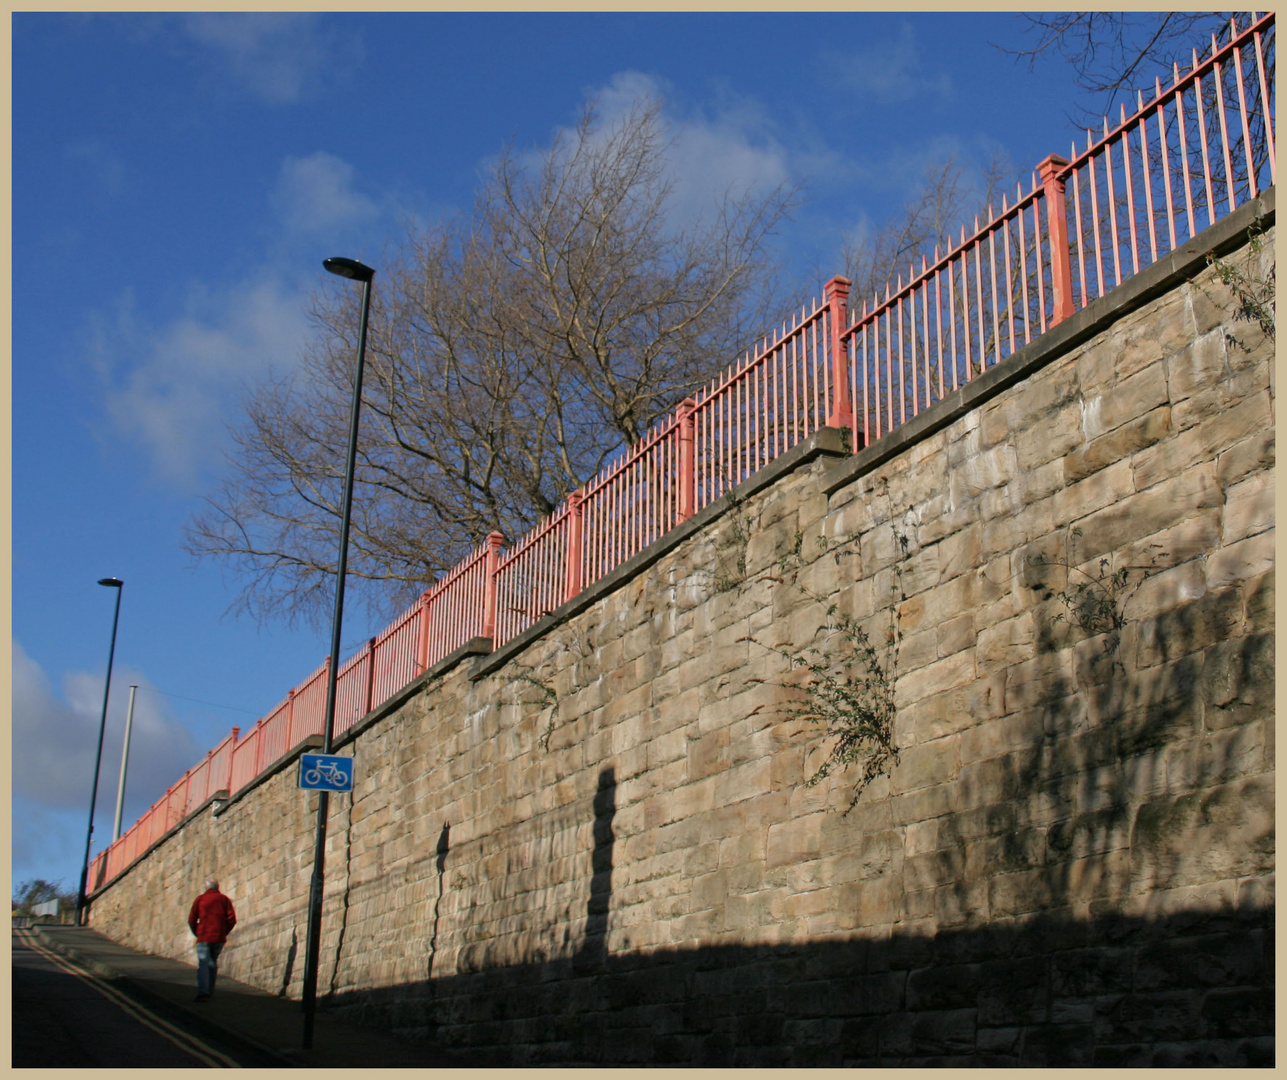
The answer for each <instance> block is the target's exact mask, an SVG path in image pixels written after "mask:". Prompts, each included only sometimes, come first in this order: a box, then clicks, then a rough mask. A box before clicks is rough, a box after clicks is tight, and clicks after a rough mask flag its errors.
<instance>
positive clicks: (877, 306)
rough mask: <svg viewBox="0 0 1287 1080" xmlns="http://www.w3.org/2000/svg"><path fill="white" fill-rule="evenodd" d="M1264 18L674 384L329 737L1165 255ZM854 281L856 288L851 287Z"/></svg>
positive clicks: (314, 718)
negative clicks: (872, 270) (714, 373)
mask: <svg viewBox="0 0 1287 1080" xmlns="http://www.w3.org/2000/svg"><path fill="white" fill-rule="evenodd" d="M1274 40H1275V39H1274V16H1273V15H1272V14H1269V15H1265V16H1263V17H1260V18H1259V19H1256V18H1254V16H1253V17H1252V19H1251V21H1250V22H1249V23H1248V25H1247V26H1246V27H1245V28H1243V29H1241V30H1239V29H1238V28H1237V27H1236V26H1233V27H1231V39H1230V41H1229V43H1228V44H1226V45H1225V46H1223V47H1220V48H1216V46H1215V42H1214V41H1213V42H1212V51H1211V55H1209V56H1208V57H1207V58H1206V59H1205V60H1199V59H1198V57H1197V56H1196V54H1195V55H1194V57H1193V63H1192V65H1191V67H1190V69H1189V70H1188V71H1187V72H1184V73H1181V72H1180V71H1179V69H1178V68H1176V69H1175V71H1174V79H1173V81H1172V83H1171V85H1170V86H1168V87H1166V88H1165V89H1164V88H1163V87H1162V86H1161V85H1160V84H1159V85H1158V86H1157V87H1156V93H1155V95H1154V96H1153V98H1152V99H1151V100H1150V101H1148V102H1147V103H1146V102H1145V101H1144V100H1143V99H1142V98H1141V99H1139V100H1138V102H1137V104H1138V108H1137V109H1136V111H1135V112H1134V113H1133V114H1131V115H1127V114H1126V112H1125V109H1124V108H1123V110H1122V115H1121V118H1120V122H1119V123H1118V124H1117V125H1116V126H1112V127H1110V125H1109V124H1108V121H1107V120H1105V122H1104V132H1103V135H1102V136H1101V137H1100V138H1099V139H1098V140H1095V139H1094V137H1093V136H1092V135H1091V134H1090V133H1089V132H1087V145H1086V148H1085V149H1084V150H1081V151H1078V150H1077V148H1076V147H1075V146H1074V147H1073V149H1072V155H1071V158H1070V159H1064V158H1061V157H1057V156H1054V155H1052V156H1050V157H1048V158H1046V160H1044V161H1043V162H1041V164H1040V165H1039V166H1038V167H1037V170H1036V172H1035V173H1034V174H1033V177H1032V181H1031V184H1030V186H1029V189H1028V191H1027V192H1026V193H1025V192H1024V191H1023V190H1022V188H1020V189H1019V190H1018V191H1016V193H1015V201H1014V203H1013V205H1012V204H1011V203H1010V201H1009V196H1008V195H1007V196H1006V197H1005V198H1003V200H1002V203H1001V209H1000V212H999V213H995V214H994V213H992V212H991V210H990V211H989V220H988V221H987V223H986V224H984V225H982V226H981V225H980V224H979V222H978V220H977V219H976V220H975V222H974V231H973V233H968V234H967V232H966V231H965V229H962V230H961V235H960V240H959V242H957V243H955V244H954V245H953V246H952V247H951V248H950V249H949V250H948V251H947V252H946V253H939V252H935V258H934V261H933V263H931V262H930V261H929V260H928V259H927V258H926V259H922V260H921V266H920V269H919V270H918V269H917V268H916V267H915V266H914V265H912V266H909V267H908V270H907V276H906V280H904V278H903V276H902V275H898V276H897V278H896V281H895V282H894V283H891V284H890V285H888V286H887V287H886V290H885V295H884V297H883V298H881V297H880V296H875V297H870V298H868V297H863V298H861V308H860V310H858V311H856V312H855V311H854V304H853V303H851V300H850V297H849V282H848V281H847V280H846V279H844V278H833V279H832V280H831V281H829V282H828V283H827V285H826V287H825V289H824V294H823V298H822V300H821V301H820V302H819V301H815V302H814V303H813V304H812V305H811V306H806V307H805V308H803V309H802V310H801V311H800V312H799V313H798V314H797V315H795V316H794V317H792V318H791V319H790V320H788V321H787V322H786V323H784V324H783V325H782V326H781V327H779V328H778V330H777V331H776V333H775V334H773V335H772V336H771V337H768V338H765V339H764V340H762V341H761V342H760V344H759V345H758V346H757V347H756V348H755V349H754V350H753V351H751V352H748V354H747V355H746V356H745V357H743V359H742V361H741V362H740V363H739V364H736V365H733V366H731V367H730V368H729V369H728V370H727V371H726V372H724V374H723V375H722V376H721V377H720V378H717V379H715V380H712V382H711V383H710V384H709V385H707V386H705V387H703V388H702V389H701V391H700V392H698V393H697V394H696V395H694V396H693V397H691V398H689V399H687V400H686V401H684V402H683V403H682V404H681V405H680V406H679V407H678V408H677V409H676V411H675V413H674V415H673V416H671V417H669V418H668V419H667V420H665V421H663V422H662V423H660V424H658V425H657V426H656V427H655V428H653V430H652V431H650V432H649V433H648V434H647V436H646V437H645V438H643V439H642V440H640V441H639V442H638V443H636V444H635V445H634V446H633V447H631V448H629V449H628V450H625V451H623V452H622V454H621V455H620V456H619V457H618V458H617V460H616V461H614V462H612V463H610V464H609V465H608V466H606V467H605V468H604V469H603V471H602V472H600V474H599V475H598V476H596V477H595V478H594V479H593V480H591V481H590V482H589V483H587V484H586V485H585V487H584V488H583V489H582V490H581V491H578V492H576V493H574V494H573V495H571V496H570V497H569V498H568V499H567V501H566V502H565V503H564V504H563V505H561V506H560V507H558V508H557V509H556V510H555V512H554V513H553V514H551V515H550V517H549V518H548V519H547V520H545V521H544V522H542V523H541V524H540V525H538V526H537V527H536V528H535V529H533V530H532V531H531V532H530V533H528V535H527V536H526V537H524V538H523V539H522V540H520V541H519V542H518V543H517V544H515V545H514V547H513V548H512V550H511V551H509V552H508V553H505V552H502V550H501V548H502V544H503V543H504V539H503V537H502V536H501V535H500V534H499V533H492V534H491V535H490V536H489V537H487V539H486V540H485V541H484V543H483V544H482V545H481V546H480V547H479V548H478V549H477V550H476V551H474V552H473V553H472V554H471V555H469V556H468V557H467V558H466V559H464V560H463V561H462V562H461V563H459V564H458V565H457V566H456V567H454V568H453V569H452V570H451V571H450V572H449V573H448V574H446V575H445V576H444V577H443V578H442V579H441V580H440V581H438V582H436V583H435V584H434V585H433V586H431V587H430V588H429V589H427V590H425V592H424V593H423V594H422V595H421V597H420V599H419V600H418V601H417V602H416V603H414V604H413V605H412V606H411V607H409V608H408V609H407V610H406V611H405V612H403V613H402V615H400V616H399V617H398V618H397V619H395V620H394V621H393V623H391V624H390V625H389V627H388V628H386V629H385V630H384V631H383V632H382V633H381V634H379V635H377V636H376V637H374V638H372V639H371V640H370V641H369V642H367V644H366V645H365V646H364V647H363V648H362V649H361V650H360V651H359V652H358V653H356V654H355V655H354V656H352V657H350V658H349V659H348V660H347V661H346V662H345V663H344V664H343V665H342V666H341V668H340V672H339V674H338V676H337V696H336V714H335V734H336V735H341V734H343V733H344V732H345V731H347V730H348V729H349V728H350V727H352V725H353V724H354V723H356V722H357V721H358V720H360V719H361V718H362V717H363V716H365V715H366V714H367V713H369V712H370V711H371V710H372V709H373V708H374V707H376V706H378V705H379V704H380V703H381V702H384V701H386V700H388V699H389V698H390V697H391V696H392V695H393V694H396V693H397V692H398V691H399V690H402V689H403V688H405V687H406V686H408V685H409V684H410V683H411V682H413V681H414V680H415V679H416V678H417V677H418V676H419V675H421V674H422V673H423V672H425V671H426V670H428V669H429V668H430V667H432V666H433V665H434V664H435V663H437V662H438V661H440V660H442V659H443V658H444V657H446V656H448V655H449V654H450V653H452V652H453V651H455V650H456V649H458V648H460V647H461V646H462V645H464V644H465V643H466V642H468V641H470V640H471V639H473V638H488V639H491V642H492V645H493V647H497V646H499V645H501V644H503V643H504V642H507V641H510V640H512V639H513V638H515V637H516V636H517V635H518V634H520V633H522V632H523V631H524V630H526V629H527V628H528V627H530V626H532V625H533V624H534V623H536V622H538V621H539V620H540V619H541V618H543V617H544V616H545V615H547V614H549V613H550V612H552V611H554V610H555V609H556V608H558V607H559V606H560V605H562V604H563V603H565V602H566V601H568V600H570V599H571V598H573V597H574V596H576V595H577V594H578V593H579V592H581V591H582V590H583V589H585V588H587V587H588V586H590V585H592V584H594V582H596V581H598V580H600V579H601V578H603V577H604V576H606V575H607V574H609V573H611V572H612V571H613V570H614V569H616V568H617V567H618V566H620V565H621V564H622V563H624V562H626V561H627V560H628V559H630V558H631V557H633V556H634V555H636V554H638V553H639V552H640V551H642V550H643V549H644V548H646V547H647V546H648V545H649V544H651V543H653V542H655V541H656V540H657V539H659V538H660V537H662V536H664V535H665V534H666V533H667V532H669V531H670V530H671V529H673V528H674V527H675V526H676V525H678V524H679V523H680V522H682V521H684V520H686V519H687V518H689V517H691V516H692V515H693V514H695V513H696V512H698V511H699V510H701V509H702V508H703V507H705V506H708V505H709V504H710V503H712V502H714V501H715V500H716V499H718V498H719V497H720V496H721V495H723V494H724V493H725V492H726V491H728V490H729V489H731V488H732V487H735V486H736V485H737V484H739V483H741V482H742V481H743V480H745V479H746V478H747V477H749V476H751V475H752V474H754V473H755V472H757V471H758V470H759V469H762V468H763V467H764V466H765V465H767V464H768V463H769V462H771V461H772V460H773V459H774V458H776V457H778V456H779V455H781V454H783V453H785V452H786V451H787V450H790V449H791V448H792V447H794V446H796V445H798V444H799V443H801V442H802V441H803V440H805V439H806V438H808V437H809V436H810V435H812V434H813V433H814V432H815V431H817V430H818V429H819V428H821V427H824V426H826V427H840V428H851V429H852V430H853V431H854V433H855V436H856V438H855V440H854V443H855V448H856V449H857V448H861V447H862V446H865V445H870V444H871V443H872V442H874V441H875V440H877V439H879V438H881V437H882V436H884V435H886V434H888V433H889V432H890V431H892V430H894V429H895V428H897V427H899V426H900V425H901V424H903V423H906V422H907V420H909V419H911V418H912V417H914V416H916V415H918V414H919V413H921V412H922V411H924V410H925V409H927V408H928V407H929V406H931V405H933V404H934V403H935V402H937V401H940V400H942V398H943V397H945V396H946V395H947V394H949V393H951V392H952V391H954V390H958V389H960V387H961V386H963V385H965V383H967V382H969V381H970V380H971V379H973V378H977V377H978V376H979V375H980V374H982V373H983V372H984V371H986V370H988V369H990V368H992V367H995V366H996V364H998V363H1000V362H1001V361H1002V360H1004V359H1005V358H1006V357H1008V356H1010V355H1011V354H1012V353H1014V352H1016V351H1017V350H1019V349H1021V348H1022V347H1023V346H1024V345H1027V344H1028V343H1029V342H1031V341H1032V340H1033V339H1034V338H1035V337H1037V336H1039V335H1041V334H1043V333H1045V332H1046V330H1047V329H1049V328H1050V327H1052V326H1055V325H1057V324H1058V323H1060V322H1062V321H1063V320H1065V319H1067V318H1068V317H1069V316H1071V315H1072V314H1073V313H1074V312H1075V311H1077V310H1078V309H1080V308H1083V307H1085V306H1086V305H1087V304H1089V303H1090V302H1092V301H1093V300H1095V299H1097V298H1098V297H1100V296H1103V295H1105V294H1106V293H1108V292H1110V291H1111V290H1112V289H1113V288H1115V287H1116V286H1117V285H1119V284H1120V283H1121V282H1122V281H1124V280H1126V278H1128V277H1130V276H1131V275H1133V274H1135V273H1138V272H1139V271H1140V270H1141V269H1143V268H1144V267H1146V266H1148V265H1151V264H1152V263H1154V262H1156V261H1157V260H1158V259H1160V258H1162V257H1164V256H1165V255H1166V254H1168V253H1169V252H1171V251H1174V250H1175V249H1176V248H1178V247H1179V246H1180V245H1181V244H1184V243H1185V242H1187V241H1188V240H1190V239H1192V238H1193V237H1195V236H1196V235H1197V233H1198V232H1200V231H1201V230H1202V229H1204V228H1206V227H1208V226H1209V225H1211V224H1213V223H1214V222H1216V221H1218V220H1219V219H1220V218H1222V217H1224V216H1226V215H1227V214H1229V213H1231V212H1232V211H1233V210H1235V209H1236V208H1237V207H1238V206H1239V205H1241V204H1242V203H1243V202H1246V201H1247V200H1248V199H1252V198H1255V197H1256V195H1257V194H1258V193H1259V192H1260V191H1262V190H1263V189H1264V188H1266V187H1268V186H1269V185H1271V184H1273V183H1274V182H1275V177H1276V171H1275V168H1276V167H1275V162H1274V131H1273V118H1274V97H1273V95H1274V92H1275V91H1274V84H1273V80H1272V79H1271V78H1270V76H1269V68H1270V67H1271V65H1268V64H1267V59H1268V58H1269V56H1270V54H1271V52H1272V50H1273V48H1274ZM857 299H858V298H854V303H856V302H857ZM325 677H326V664H323V665H322V666H321V667H319V668H318V669H317V670H316V671H315V672H313V674H312V675H310V676H309V678H308V679H306V680H305V681H304V682H303V683H301V684H300V685H299V686H298V687H296V688H295V689H294V690H292V691H291V692H290V693H289V694H288V695H287V697H286V700H285V701H283V702H282V703H281V704H280V705H278V706H277V707H276V708H275V709H273V710H272V712H270V713H269V714H268V715H267V716H265V717H264V718H263V719H262V720H260V721H259V722H258V723H257V724H255V726H254V727H253V728H251V729H250V730H249V731H248V732H247V733H246V734H245V735H244V736H243V737H241V738H240V739H238V737H237V734H238V733H237V729H236V728H234V729H233V734H232V735H230V736H229V737H228V738H227V739H225V740H224V741H223V742H222V743H220V744H219V746H218V747H216V748H215V749H214V750H213V751H211V752H210V753H209V754H207V755H206V758H205V760H203V761H201V762H199V763H198V764H197V765H196V766H194V767H193V768H192V769H190V770H189V771H188V772H187V773H186V774H185V775H184V776H183V778H182V779H180V780H179V782H178V783H176V784H175V785H174V786H173V787H172V788H170V790H169V791H167V792H166V794H165V795H164V796H162V798H161V799H159V800H158V801H157V803H156V804H155V805H154V806H153V807H152V808H151V809H150V810H149V811H148V812H147V813H146V814H144V815H143V817H141V818H140V819H139V821H138V822H136V823H135V825H134V826H132V827H131V828H130V830H129V831H128V832H126V833H125V834H124V835H123V836H122V837H120V839H119V840H117V841H116V842H115V843H113V844H112V845H111V847H109V848H108V849H107V850H106V851H105V852H103V853H102V854H100V855H99V856H98V857H97V858H96V859H95V861H94V863H93V865H92V867H91V875H90V883H91V887H92V888H98V887H101V886H102V885H103V884H105V883H106V882H107V881H110V880H111V879H112V878H113V877H115V876H116V875H117V874H119V873H120V872H121V871H123V870H124V869H125V868H127V867H128V866H129V864H130V863H131V862H133V860H134V859H136V858H138V857H139V856H140V855H142V854H143V853H144V852H145V851H146V850H147V849H148V847H150V846H151V845H152V844H154V843H156V842H157V841H158V840H159V839H160V838H161V837H162V836H164V835H165V833H166V832H167V831H168V830H169V829H171V828H173V827H174V826H175V825H177V824H178V823H179V822H180V821H182V820H183V818H184V817H185V816H186V815H187V814H190V813H192V812H193V811H194V810H195V809H196V808H197V807H199V806H200V805H201V804H202V803H203V802H205V800H207V799H208V798H209V797H210V796H211V795H213V794H214V793H215V792H216V791H219V790H227V791H229V792H237V791H240V790H241V789H242V788H244V787H246V786H247V785H248V784H250V783H252V782H253V781H254V780H255V779H256V778H257V777H258V776H260V775H261V774H262V773H263V772H264V770H265V769H267V768H268V767H270V766H271V765H272V764H273V763H274V762H277V761H279V760H280V759H281V758H282V757H283V756H284V755H285V754H286V753H287V752H288V751H290V750H291V749H292V748H294V747H296V746H298V744H299V743H300V741H301V740H302V739H303V738H304V737H305V736H307V735H315V734H320V733H321V731H322V725H323V722H324V716H323V710H324V706H325V695H326V678H325Z"/></svg>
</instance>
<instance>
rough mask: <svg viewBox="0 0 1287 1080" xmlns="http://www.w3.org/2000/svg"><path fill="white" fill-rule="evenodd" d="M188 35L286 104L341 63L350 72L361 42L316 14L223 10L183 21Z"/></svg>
mask: <svg viewBox="0 0 1287 1080" xmlns="http://www.w3.org/2000/svg"><path fill="white" fill-rule="evenodd" d="M181 25H182V27H183V31H184V33H185V34H186V35H187V36H188V38H190V39H191V40H192V41H194V42H196V43H197V44H198V45H201V46H204V47H206V48H209V49H211V50H213V51H214V52H215V53H216V54H217V55H219V56H220V58H221V59H222V61H223V62H224V64H226V71H227V74H228V75H230V76H231V77H232V78H233V79H235V80H236V81H237V82H239V83H241V84H242V85H243V86H244V87H246V88H247V89H248V90H250V91H251V92H252V93H254V94H256V95H257V96H258V97H260V98H261V99H262V100H264V101H266V102H269V103H270V104H286V103H289V102H292V101H298V100H299V99H300V98H302V97H304V96H306V95H307V94H310V93H312V92H313V91H315V90H316V89H317V88H318V87H319V86H320V84H321V79H322V76H323V74H324V73H325V74H327V75H331V74H332V73H333V72H334V69H335V67H336V65H340V66H341V67H342V70H343V71H345V72H347V71H350V70H351V69H352V65H353V63H354V62H355V61H356V60H357V59H358V58H359V57H360V44H359V43H358V42H357V41H355V40H346V41H345V42H344V48H343V49H341V48H340V47H339V46H340V42H339V39H338V37H337V35H336V34H335V33H334V32H333V31H330V30H326V29H324V28H323V27H322V26H321V25H320V23H319V18H318V16H316V15H311V14H285V13H268V12H235V13H229V12H223V13H218V14H194V15H187V16H184V17H183V20H182V24H181Z"/></svg>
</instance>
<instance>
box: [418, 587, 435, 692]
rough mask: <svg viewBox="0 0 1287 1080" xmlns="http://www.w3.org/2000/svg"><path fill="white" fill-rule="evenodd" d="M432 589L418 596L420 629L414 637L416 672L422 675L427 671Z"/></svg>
mask: <svg viewBox="0 0 1287 1080" xmlns="http://www.w3.org/2000/svg"><path fill="white" fill-rule="evenodd" d="M432 594H433V589H432V588H429V589H425V591H424V592H422V593H421V594H420V629H419V632H418V633H417V635H416V672H417V674H420V675H423V674H424V673H425V672H426V671H428V670H429V620H430V619H432V618H433V599H432Z"/></svg>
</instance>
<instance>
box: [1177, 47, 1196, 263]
mask: <svg viewBox="0 0 1287 1080" xmlns="http://www.w3.org/2000/svg"><path fill="white" fill-rule="evenodd" d="M1174 70H1175V81H1176V82H1179V81H1180V69H1179V66H1178V65H1175V66H1174ZM1184 124H1185V121H1184V94H1183V92H1182V91H1180V90H1177V91H1176V92H1175V127H1176V130H1177V131H1178V132H1179V135H1180V165H1181V175H1182V176H1183V178H1184V209H1185V212H1186V214H1187V217H1188V222H1189V236H1188V238H1189V239H1190V240H1192V239H1193V238H1194V237H1195V236H1197V234H1198V230H1197V227H1196V225H1195V224H1194V219H1193V182H1192V180H1191V179H1190V176H1189V144H1188V139H1187V138H1185V134H1184Z"/></svg>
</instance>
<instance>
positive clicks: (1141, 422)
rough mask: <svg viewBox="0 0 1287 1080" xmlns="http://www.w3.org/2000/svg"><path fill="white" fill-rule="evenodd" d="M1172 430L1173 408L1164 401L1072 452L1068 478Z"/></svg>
mask: <svg viewBox="0 0 1287 1080" xmlns="http://www.w3.org/2000/svg"><path fill="white" fill-rule="evenodd" d="M1170 433H1171V409H1170V407H1169V406H1168V405H1163V406H1161V407H1160V408H1157V409H1154V410H1152V412H1149V413H1146V414H1145V415H1143V416H1141V417H1137V418H1136V419H1133V420H1130V421H1128V422H1126V423H1125V424H1123V425H1121V427H1118V428H1115V429H1114V430H1112V431H1110V432H1109V433H1108V434H1106V435H1101V436H1100V437H1099V438H1097V439H1094V440H1092V441H1091V442H1089V443H1087V444H1086V445H1085V446H1083V447H1081V448H1080V449H1077V450H1074V451H1073V452H1072V453H1070V454H1068V456H1067V457H1065V458H1064V461H1063V472H1064V480H1065V482H1066V483H1069V484H1074V483H1076V482H1077V481H1078V480H1081V479H1084V478H1085V477H1087V476H1090V475H1091V474H1092V473H1095V472H1098V471H1099V470H1100V469H1102V468H1104V467H1105V466H1107V465H1112V464H1114V463H1115V462H1118V461H1120V460H1122V458H1125V457H1129V456H1130V455H1131V454H1133V453H1135V452H1136V451H1137V450H1143V449H1144V448H1145V447H1146V446H1152V445H1153V444H1154V443H1156V442H1158V441H1159V440H1161V439H1163V438H1165V437H1166V436H1167V435H1169V434H1170Z"/></svg>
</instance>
